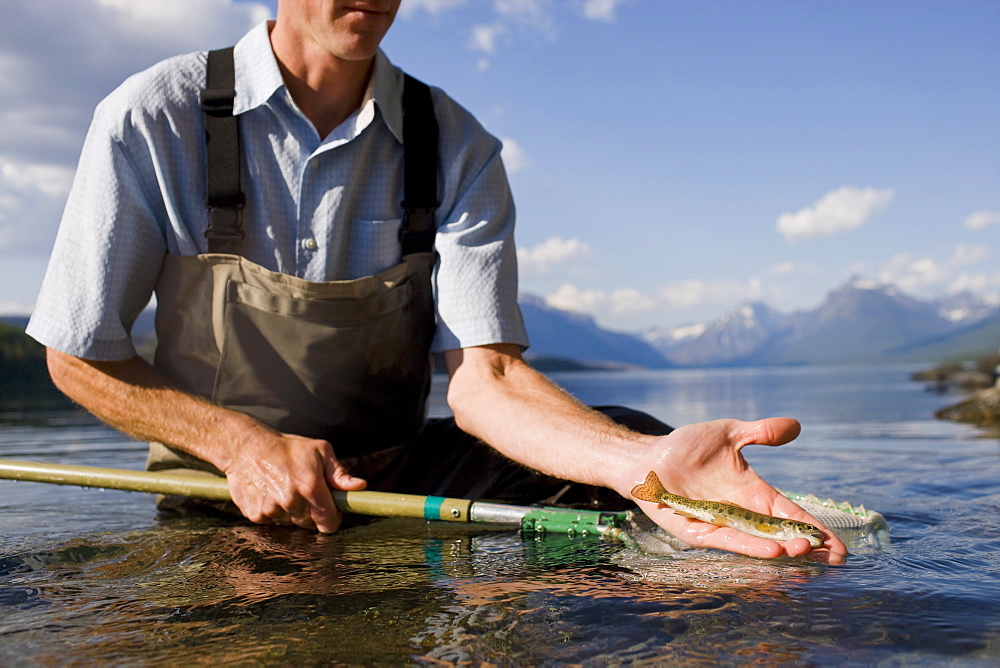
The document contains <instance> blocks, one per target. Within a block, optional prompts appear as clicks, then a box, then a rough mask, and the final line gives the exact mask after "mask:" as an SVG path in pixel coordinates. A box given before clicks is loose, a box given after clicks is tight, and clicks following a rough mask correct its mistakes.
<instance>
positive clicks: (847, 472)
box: [0, 367, 1000, 666]
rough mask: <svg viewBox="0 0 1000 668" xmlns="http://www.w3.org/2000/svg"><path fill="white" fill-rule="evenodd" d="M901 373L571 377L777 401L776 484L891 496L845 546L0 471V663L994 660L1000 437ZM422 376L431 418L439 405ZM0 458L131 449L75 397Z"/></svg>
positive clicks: (719, 402) (723, 401) (14, 407)
mask: <svg viewBox="0 0 1000 668" xmlns="http://www.w3.org/2000/svg"><path fill="white" fill-rule="evenodd" d="M912 370H913V369H910V368H905V367H878V368H875V367H840V368H796V369H720V370H681V371H662V372H659V371H658V372H634V373H611V372H601V373H597V372H594V373H574V374H564V375H557V376H556V378H557V380H558V381H559V382H560V383H561V384H562V385H563V386H564V387H566V388H568V389H569V390H571V391H572V392H573V393H574V394H576V395H577V396H579V397H580V398H581V399H582V400H584V401H586V402H588V403H592V404H609V403H619V404H627V405H631V406H634V407H636V408H640V409H643V410H646V411H648V412H650V413H653V414H655V415H657V416H658V417H660V418H661V419H663V420H665V421H666V422H669V423H671V424H674V425H675V426H677V425H680V424H684V423H689V422H696V421H701V420H709V419H715V418H720V417H739V418H744V419H755V418H758V417H765V416H771V415H789V416H792V417H796V418H798V419H799V420H801V422H802V423H803V432H802V436H800V438H799V439H798V440H797V441H795V442H794V443H793V444H790V445H788V446H784V447H782V448H775V449H771V448H756V449H754V448H752V447H751V448H747V449H746V450H744V452H745V453H746V454H747V455H748V458H749V459H750V461H751V463H752V464H753V465H754V467H755V468H756V469H757V470H758V471H759V472H761V473H762V474H763V475H764V476H765V477H766V478H767V479H768V480H769V481H771V482H772V483H773V484H775V485H776V486H778V487H781V488H784V489H789V490H795V491H800V492H812V493H815V494H817V495H819V496H822V497H824V498H825V497H835V498H836V499H838V500H847V501H851V502H853V503H863V504H864V505H865V506H866V507H868V508H872V509H875V510H878V511H880V512H881V513H882V514H883V515H884V516H885V517H886V519H887V520H888V522H889V525H890V527H891V531H892V542H891V545H890V546H888V547H887V548H885V549H882V550H877V551H866V552H862V553H859V554H855V555H852V556H851V557H849V558H848V560H847V562H846V563H845V564H844V565H841V566H827V565H822V564H817V563H813V562H810V561H808V560H786V561H780V562H771V561H761V560H755V559H750V558H746V557H740V556H733V555H728V554H724V553H718V552H711V551H702V550H694V551H690V552H686V553H684V554H683V556H682V557H680V558H674V559H666V558H651V557H648V556H642V555H637V554H635V553H633V552H630V551H629V550H627V549H626V548H625V547H623V546H622V545H621V544H615V543H608V542H601V541H595V540H591V539H571V538H569V537H562V536H548V537H546V538H544V539H541V540H534V539H530V538H522V537H521V536H519V535H518V534H517V533H514V532H509V531H484V530H480V529H475V528H469V527H466V526H460V527H456V526H455V525H436V524H427V523H424V522H422V521H417V520H402V519H386V520H374V521H368V522H364V523H361V524H359V525H358V526H355V527H352V528H350V529H348V530H345V531H342V532H340V533H338V534H336V535H332V536H323V535H317V534H313V533H309V532H305V531H301V530H297V529H288V528H277V527H255V526H253V525H247V524H237V525H234V524H229V523H225V522H222V521H219V520H213V519H207V518H202V519H191V518H177V517H167V516H163V517H161V516H158V515H157V513H156V512H155V510H154V509H153V507H152V499H151V497H149V496H148V495H143V494H135V493H128V492H112V491H99V490H90V489H79V488H76V487H57V486H52V485H44V484H37V483H27V482H18V483H14V482H11V481H0V665H53V664H60V665H61V664H103V665H108V664H129V665H175V664H185V663H187V664H223V663H224V664H232V663H251V664H279V665H284V664H300V663H305V664H316V663H322V664H347V665H371V664H390V665H399V664H411V665H421V664H422V665H435V666H437V665H452V664H463V663H464V664H467V663H470V662H471V663H472V664H475V665H479V664H480V663H488V664H495V665H500V666H508V665H510V666H514V665H565V664H582V665H593V666H603V665H663V664H669V665H717V664H719V663H722V664H727V665H733V664H746V663H763V664H768V665H772V664H790V665H808V664H816V665H840V664H854V665H858V664H863V665H872V664H879V665H904V664H905V665H935V666H936V665H960V666H978V665H982V666H994V665H997V663H998V662H1000V439H998V438H997V437H996V436H995V435H994V436H988V435H984V434H983V433H982V432H980V431H979V430H977V429H975V428H973V427H970V426H965V425H958V424H953V423H948V422H940V421H936V420H935V419H934V418H933V417H932V416H933V412H934V410H936V409H937V408H939V407H941V406H943V405H945V404H947V403H951V402H954V401H956V400H957V397H954V396H940V395H937V394H934V393H930V392H926V391H925V390H924V389H923V388H922V387H921V385H920V384H918V383H913V382H911V381H910V380H909V374H910V372H911V371H912ZM443 410H444V409H443V404H442V401H441V391H440V388H437V389H436V391H435V393H434V399H433V412H434V413H436V414H440V413H442V412H443ZM0 457H6V458H13V459H29V460H39V461H55V462H62V463H72V464H88V465H96V466H109V467H118V468H136V469H138V468H141V467H142V464H143V462H144V458H145V446H144V445H143V444H141V443H135V442H132V441H129V440H128V439H125V438H123V437H121V436H119V435H118V434H116V433H115V432H113V431H111V430H109V429H107V428H105V427H103V426H100V425H98V424H96V423H95V422H94V421H93V420H92V419H90V418H88V417H87V416H85V415H82V414H80V413H78V412H75V411H73V410H67V409H66V408H65V407H64V406H60V405H58V404H56V405H49V404H47V403H46V402H43V401H41V400H31V399H29V400H25V399H18V398H11V397H7V398H6V399H5V400H0Z"/></svg>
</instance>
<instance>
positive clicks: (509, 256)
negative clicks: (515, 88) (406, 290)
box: [432, 108, 528, 352]
mask: <svg viewBox="0 0 1000 668" xmlns="http://www.w3.org/2000/svg"><path fill="white" fill-rule="evenodd" d="M437 113H438V120H439V123H440V125H441V127H442V129H443V130H444V129H445V128H449V131H448V132H444V131H443V132H442V144H441V153H442V157H443V163H444V164H443V170H442V171H443V175H444V186H443V190H444V197H443V198H442V201H443V202H450V204H449V205H448V206H447V210H446V211H445V212H444V220H443V221H442V222H439V225H438V230H437V235H436V238H435V248H436V250H437V253H438V255H439V258H440V260H439V262H438V267H437V272H436V275H435V293H436V296H437V333H436V335H435V338H434V343H433V344H432V350H433V351H434V352H442V351H445V350H451V349H455V348H467V347H471V346H480V345H488V344H494V343H513V344H517V345H519V346H521V347H527V346H528V336H527V333H526V332H525V329H524V322H523V320H522V318H521V311H520V309H519V307H518V305H517V254H516V250H515V246H514V218H515V211H514V202H513V198H512V196H511V192H510V186H509V184H508V182H507V175H506V172H505V170H504V167H503V161H502V160H501V157H500V151H501V144H500V141H499V140H497V139H496V138H495V137H492V136H490V135H488V134H487V133H486V132H485V130H483V129H482V128H481V127H480V126H479V125H478V123H475V121H472V120H465V122H464V123H463V122H462V121H463V119H456V118H454V117H453V116H454V115H455V113H456V112H454V111H450V110H444V112H443V113H442V111H441V110H440V108H439V110H438V111H437ZM463 113H465V112H463ZM466 115H467V114H466ZM468 118H469V119H471V116H469V117H468ZM463 125H464V127H465V128H466V132H468V133H469V135H470V136H466V137H463V136H461V133H456V132H455V129H456V128H462V127H463ZM473 137H474V138H473Z"/></svg>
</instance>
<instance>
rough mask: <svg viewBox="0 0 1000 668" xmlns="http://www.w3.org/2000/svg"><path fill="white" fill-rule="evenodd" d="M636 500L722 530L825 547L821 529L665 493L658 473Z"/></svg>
mask: <svg viewBox="0 0 1000 668" xmlns="http://www.w3.org/2000/svg"><path fill="white" fill-rule="evenodd" d="M632 496H634V497H635V498H637V499H639V500H641V501H649V502H650V503H660V504H663V505H665V506H669V507H670V508H673V509H674V512H675V513H677V514H678V515H681V516H683V517H690V518H692V519H696V520H701V521H702V522H708V523H710V524H714V525H716V526H720V527H732V528H733V529H736V530H738V531H742V532H743V533H748V534H750V535H752V536H757V537H759V538H769V539H771V540H792V539H793V538H805V539H806V540H808V541H809V545H810V546H812V547H819V546H821V545H822V544H823V541H824V540H825V539H826V537H825V536H824V535H823V532H822V531H820V530H819V528H818V527H816V526H815V525H812V524H809V523H807V522H799V521H798V520H790V519H786V518H781V517H772V516H771V515H764V514H762V513H757V512H754V511H752V510H748V509H746V508H743V507H741V506H737V505H735V504H732V503H725V502H723V501H697V500H695V499H689V498H687V497H683V496H679V495H677V494H671V493H670V492H668V491H667V490H666V489H664V487H663V483H661V482H660V479H659V477H658V476H657V475H656V472H655V471H650V472H649V474H648V475H647V476H646V482H644V483H642V484H641V485H636V486H635V487H633V488H632Z"/></svg>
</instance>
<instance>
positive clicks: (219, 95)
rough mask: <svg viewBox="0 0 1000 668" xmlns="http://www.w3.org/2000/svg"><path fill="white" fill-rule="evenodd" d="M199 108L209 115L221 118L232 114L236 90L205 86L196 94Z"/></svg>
mask: <svg viewBox="0 0 1000 668" xmlns="http://www.w3.org/2000/svg"><path fill="white" fill-rule="evenodd" d="M198 103H199V104H200V105H201V110H202V111H204V112H205V113H206V114H208V115H209V116H215V117H216V118H222V117H225V116H232V115H233V106H234V105H235V103H236V91H235V90H233V89H232V88H205V89H204V90H202V91H201V92H200V93H199V94H198Z"/></svg>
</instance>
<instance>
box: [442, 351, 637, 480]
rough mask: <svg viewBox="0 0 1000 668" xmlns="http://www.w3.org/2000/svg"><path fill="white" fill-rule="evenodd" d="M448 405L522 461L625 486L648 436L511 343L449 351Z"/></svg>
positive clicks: (459, 419) (469, 427)
mask: <svg viewBox="0 0 1000 668" xmlns="http://www.w3.org/2000/svg"><path fill="white" fill-rule="evenodd" d="M446 359H447V360H448V365H449V371H451V374H452V376H451V383H450V385H449V388H448V403H449V405H450V406H451V408H452V410H453V411H454V413H455V420H456V423H457V424H458V426H459V427H461V428H462V429H463V430H464V431H466V432H468V433H471V434H473V435H474V436H476V437H478V438H480V439H482V440H484V441H486V442H487V443H489V444H490V445H491V446H493V447H494V448H496V449H497V450H499V451H500V452H502V453H503V454H505V455H506V456H508V457H510V458H511V459H514V460H516V461H518V462H521V463H522V464H525V465H526V466H530V467H532V468H534V469H536V470H538V471H541V472H543V473H547V474H549V475H554V476H557V477H560V478H566V479H568V480H574V481H577V482H583V483H587V484H594V485H602V486H607V487H612V488H613V489H615V490H617V491H619V492H623V491H627V489H630V486H631V484H633V483H632V480H631V476H632V474H631V472H630V467H629V464H630V463H631V462H632V461H634V459H635V457H634V455H636V454H638V453H639V452H640V451H642V450H644V449H646V448H647V447H648V444H649V442H650V441H651V439H650V438H649V437H646V436H642V435H640V434H637V433H635V432H632V431H629V430H628V429H625V428H624V427H621V426H619V425H617V424H615V423H614V422H613V421H612V420H610V419H609V418H607V417H606V416H604V415H603V414H601V413H598V412H596V411H593V410H591V409H590V408H588V407H586V406H584V405H583V404H581V403H580V402H579V401H577V400H576V399H575V398H573V397H572V396H570V395H569V394H567V393H566V392H564V391H563V390H562V389H560V388H559V387H558V386H556V385H555V384H553V383H552V382H551V381H549V380H548V379H547V378H546V377H545V376H543V375H542V374H540V373H538V372H537V371H535V370H534V369H532V368H531V367H530V366H528V365H527V364H526V363H525V362H523V361H522V360H521V358H520V354H519V352H518V351H517V348H516V347H507V346H486V347H482V348H470V349H464V350H455V351H449V352H448V353H446Z"/></svg>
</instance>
